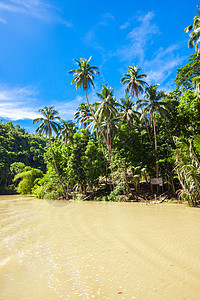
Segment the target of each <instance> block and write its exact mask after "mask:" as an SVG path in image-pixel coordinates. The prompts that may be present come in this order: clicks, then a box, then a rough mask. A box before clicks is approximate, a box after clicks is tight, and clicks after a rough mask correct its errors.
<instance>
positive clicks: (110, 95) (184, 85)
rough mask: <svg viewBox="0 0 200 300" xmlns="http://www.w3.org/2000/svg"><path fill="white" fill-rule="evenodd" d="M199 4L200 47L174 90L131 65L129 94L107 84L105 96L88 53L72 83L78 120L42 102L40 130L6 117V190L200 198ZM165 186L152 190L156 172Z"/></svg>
mask: <svg viewBox="0 0 200 300" xmlns="http://www.w3.org/2000/svg"><path fill="white" fill-rule="evenodd" d="M199 14H200V8H199V7H198V12H197V15H196V16H195V17H194V23H193V25H190V26H188V27H187V28H186V29H185V30H186V32H190V35H189V47H194V49H195V53H194V54H192V55H191V56H190V57H189V58H188V63H187V64H186V65H184V66H182V67H181V68H179V69H177V76H176V78H175V85H176V87H175V89H174V90H173V91H171V92H169V93H166V92H165V91H162V90H160V89H159V84H158V83H153V84H152V85H148V84H147V82H146V77H147V74H145V73H143V71H142V70H141V69H140V68H139V67H138V66H136V65H135V64H132V66H128V68H127V72H126V73H125V74H124V75H123V76H122V78H121V79H119V80H121V83H122V85H123V86H124V97H123V98H120V99H117V98H116V95H115V93H114V89H113V88H112V87H109V86H108V85H105V84H103V85H102V87H101V90H100V91H98V92H97V93H96V94H97V97H98V101H97V102H95V103H92V104H91V103H90V100H89V97H88V90H89V89H90V88H93V87H94V85H95V77H96V76H97V75H98V74H99V70H98V67H97V66H93V65H91V57H90V58H89V59H85V58H79V59H75V65H76V68H75V69H72V70H70V71H68V74H72V75H73V78H72V82H71V83H72V84H74V85H75V87H76V89H79V88H82V89H83V91H84V93H85V98H86V103H81V104H80V105H79V106H78V108H77V110H76V113H75V116H74V121H69V120H61V119H60V117H59V113H58V111H56V110H55V108H54V107H52V106H51V107H44V108H42V109H40V113H41V117H40V118H37V119H35V120H34V122H35V123H37V124H38V128H37V130H36V134H28V133H27V132H26V131H25V130H24V129H22V128H20V127H19V126H14V125H13V124H12V123H11V122H8V123H5V124H3V123H0V191H1V193H5V192H9V191H10V192H12V191H17V192H19V193H33V194H34V195H36V196H37V197H39V198H52V199H58V198H64V199H71V198H77V197H81V198H82V199H86V200H89V199H95V200H113V201H127V200H134V201H137V200H138V199H139V196H141V193H142V190H143V195H144V191H146V192H147V193H146V194H145V197H147V198H148V197H149V196H150V195H152V192H153V193H155V192H156V193H158V194H160V193H168V194H170V195H171V196H173V197H180V198H182V199H185V200H186V201H188V203H189V204H190V205H192V206H198V205H199V204H200V163H199V160H200V58H199V57H200V56H199V37H200V36H199V35H200V17H199ZM160 177H161V178H162V179H163V183H164V185H163V188H162V189H161V188H159V187H157V189H156V191H155V189H154V190H153V191H152V189H151V188H152V187H151V185H150V182H151V179H152V178H160Z"/></svg>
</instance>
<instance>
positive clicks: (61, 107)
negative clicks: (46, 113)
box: [54, 96, 85, 120]
mask: <svg viewBox="0 0 200 300" xmlns="http://www.w3.org/2000/svg"><path fill="white" fill-rule="evenodd" d="M82 102H83V103H84V102H85V98H84V97H82V96H77V97H76V98H75V99H74V100H72V101H68V102H60V101H59V102H58V101H56V100H55V101H54V106H55V108H56V110H57V111H58V113H59V116H60V117H61V118H62V119H64V120H73V119H74V114H75V112H76V110H77V108H78V105H79V104H80V103H82Z"/></svg>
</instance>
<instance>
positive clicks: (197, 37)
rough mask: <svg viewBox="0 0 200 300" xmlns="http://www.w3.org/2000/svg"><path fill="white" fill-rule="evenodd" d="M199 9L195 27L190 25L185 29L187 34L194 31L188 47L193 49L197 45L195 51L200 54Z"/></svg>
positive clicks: (199, 8)
mask: <svg viewBox="0 0 200 300" xmlns="http://www.w3.org/2000/svg"><path fill="white" fill-rule="evenodd" d="M197 7H198V12H197V15H196V16H195V17H194V23H193V25H189V26H188V27H186V28H185V31H186V32H189V31H192V30H193V31H192V32H191V33H190V34H189V36H190V39H189V41H188V47H189V48H193V47H194V45H195V43H196V45H195V51H198V52H199V42H200V7H199V6H198V5H197Z"/></svg>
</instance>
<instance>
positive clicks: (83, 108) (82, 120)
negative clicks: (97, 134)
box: [74, 103, 91, 129]
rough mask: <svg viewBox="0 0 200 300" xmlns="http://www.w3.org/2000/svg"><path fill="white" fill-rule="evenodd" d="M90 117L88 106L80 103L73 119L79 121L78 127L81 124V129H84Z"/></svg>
mask: <svg viewBox="0 0 200 300" xmlns="http://www.w3.org/2000/svg"><path fill="white" fill-rule="evenodd" d="M90 116H91V113H90V110H89V107H88V105H87V104H85V103H80V104H79V106H78V108H77V111H76V112H75V114H74V119H75V120H77V121H79V127H80V126H81V125H82V124H83V127H84V129H85V128H86V125H87V121H88V119H89V117H90Z"/></svg>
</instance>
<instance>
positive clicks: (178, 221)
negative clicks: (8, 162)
mask: <svg viewBox="0 0 200 300" xmlns="http://www.w3.org/2000/svg"><path fill="white" fill-rule="evenodd" d="M0 213H1V220H0V223H1V231H0V299H1V300H15V299H16V300H19V299H20V300H29V299H30V300H32V299H33V300H40V299H41V300H44V299H50V300H51V299H73V300H76V299H107V300H108V299H112V300H115V299H142V300H143V299H145V300H146V299H153V300H156V299H169V300H175V299H176V300H179V299H180V300H182V299H190V300H192V299H194V300H197V299H200V209H197V208H190V207H186V206H184V205H172V204H159V205H145V204H139V203H103V202H59V201H46V200H37V199H34V198H33V197H27V196H26V197H22V196H0Z"/></svg>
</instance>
